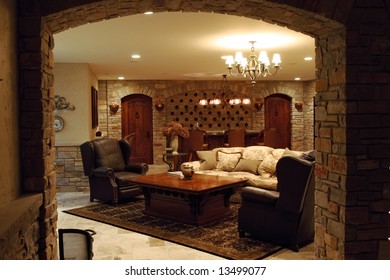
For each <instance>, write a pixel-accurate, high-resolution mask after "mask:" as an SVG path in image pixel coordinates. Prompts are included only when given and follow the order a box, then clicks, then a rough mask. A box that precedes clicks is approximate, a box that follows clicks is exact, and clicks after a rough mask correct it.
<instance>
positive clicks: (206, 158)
mask: <svg viewBox="0 0 390 280" xmlns="http://www.w3.org/2000/svg"><path fill="white" fill-rule="evenodd" d="M196 154H197V155H198V157H199V159H200V161H201V164H200V169H201V170H209V169H215V168H216V166H217V154H216V152H215V151H197V152H196Z"/></svg>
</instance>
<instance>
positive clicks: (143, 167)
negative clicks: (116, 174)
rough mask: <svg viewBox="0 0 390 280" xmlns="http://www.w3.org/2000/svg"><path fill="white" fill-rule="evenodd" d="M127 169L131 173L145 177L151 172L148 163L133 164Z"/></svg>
mask: <svg viewBox="0 0 390 280" xmlns="http://www.w3.org/2000/svg"><path fill="white" fill-rule="evenodd" d="M125 169H126V171H129V172H134V173H138V174H142V175H145V174H146V172H148V170H149V165H148V164H147V163H140V162H131V163H128V164H127V165H126V167H125Z"/></svg>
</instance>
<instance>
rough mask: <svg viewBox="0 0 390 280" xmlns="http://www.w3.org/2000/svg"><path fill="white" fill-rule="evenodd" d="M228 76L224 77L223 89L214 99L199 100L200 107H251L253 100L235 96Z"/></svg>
mask: <svg viewBox="0 0 390 280" xmlns="http://www.w3.org/2000/svg"><path fill="white" fill-rule="evenodd" d="M226 76H227V75H222V82H221V88H220V89H219V90H218V92H217V94H215V95H214V97H213V98H212V99H209V100H207V99H204V98H203V99H201V100H199V105H208V104H209V105H220V104H229V105H239V104H244V105H249V104H251V100H250V98H249V97H246V96H243V97H242V98H241V97H240V96H239V95H237V94H235V93H234V92H233V91H232V90H231V89H230V88H229V84H228V81H227V78H226Z"/></svg>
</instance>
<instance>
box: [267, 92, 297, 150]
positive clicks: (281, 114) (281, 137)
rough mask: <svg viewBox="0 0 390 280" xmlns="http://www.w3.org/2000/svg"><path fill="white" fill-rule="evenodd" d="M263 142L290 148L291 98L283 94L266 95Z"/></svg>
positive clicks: (272, 145) (277, 146)
mask: <svg viewBox="0 0 390 280" xmlns="http://www.w3.org/2000/svg"><path fill="white" fill-rule="evenodd" d="M264 122H265V131H264V144H265V145H266V146H271V147H274V148H291V98H290V97H289V96H287V95H284V94H273V95H270V96H267V97H266V98H265V102H264Z"/></svg>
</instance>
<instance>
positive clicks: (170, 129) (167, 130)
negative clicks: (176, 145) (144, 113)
mask: <svg viewBox="0 0 390 280" xmlns="http://www.w3.org/2000/svg"><path fill="white" fill-rule="evenodd" d="M162 132H163V134H164V136H181V137H183V138H188V137H189V136H190V133H189V131H188V129H187V128H185V127H183V125H182V124H180V123H177V122H170V123H169V124H168V126H167V127H164V128H163V131H162Z"/></svg>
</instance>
